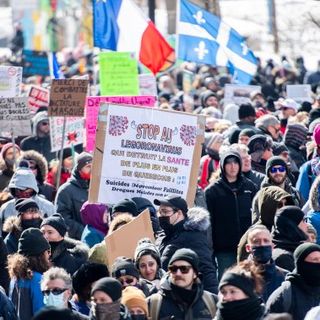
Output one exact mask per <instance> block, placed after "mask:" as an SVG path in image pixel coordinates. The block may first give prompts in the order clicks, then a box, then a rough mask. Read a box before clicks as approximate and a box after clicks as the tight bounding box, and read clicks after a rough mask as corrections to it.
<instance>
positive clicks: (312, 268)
mask: <svg viewBox="0 0 320 320" xmlns="http://www.w3.org/2000/svg"><path fill="white" fill-rule="evenodd" d="M297 269H298V270H297V271H298V273H299V274H300V276H301V277H302V278H303V279H304V281H305V282H306V283H307V284H308V285H309V286H311V287H319V286H320V263H312V262H306V261H303V262H302V263H299V266H298V268H297Z"/></svg>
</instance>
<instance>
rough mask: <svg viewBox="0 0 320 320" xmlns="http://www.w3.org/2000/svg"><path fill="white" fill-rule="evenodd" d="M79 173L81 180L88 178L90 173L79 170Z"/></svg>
mask: <svg viewBox="0 0 320 320" xmlns="http://www.w3.org/2000/svg"><path fill="white" fill-rule="evenodd" d="M79 175H80V177H81V179H83V180H90V175H91V173H90V172H81V171H80V172H79Z"/></svg>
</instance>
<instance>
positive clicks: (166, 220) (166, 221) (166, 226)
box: [159, 217, 174, 235]
mask: <svg viewBox="0 0 320 320" xmlns="http://www.w3.org/2000/svg"><path fill="white" fill-rule="evenodd" d="M159 224H160V227H161V229H162V230H163V231H164V233H165V234H166V235H169V234H170V233H172V232H173V230H174V226H173V225H172V224H171V223H170V217H159Z"/></svg>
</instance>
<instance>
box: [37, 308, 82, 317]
mask: <svg viewBox="0 0 320 320" xmlns="http://www.w3.org/2000/svg"><path fill="white" fill-rule="evenodd" d="M57 319H59V320H78V319H79V318H78V316H77V315H76V314H75V313H74V312H72V310H70V309H67V308H57V307H51V306H50V307H44V308H42V309H41V310H40V311H39V312H37V313H36V314H35V316H34V317H33V318H32V320H57Z"/></svg>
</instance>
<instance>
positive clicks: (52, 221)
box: [40, 213, 68, 237]
mask: <svg viewBox="0 0 320 320" xmlns="http://www.w3.org/2000/svg"><path fill="white" fill-rule="evenodd" d="M43 226H51V227H52V228H54V229H56V230H57V231H58V232H59V234H60V235H61V237H64V236H65V234H66V232H67V230H68V227H67V225H66V222H65V220H64V219H63V217H62V216H61V214H60V213H55V214H53V215H52V216H50V217H48V218H46V219H44V220H43V222H42V223H41V227H43ZM41 227H40V228H41Z"/></svg>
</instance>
